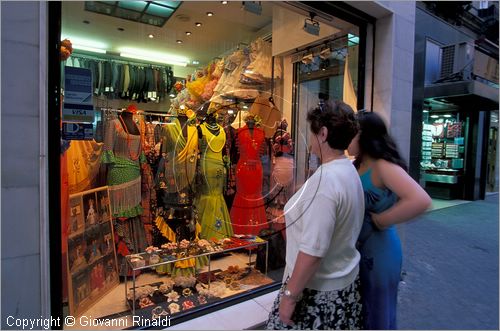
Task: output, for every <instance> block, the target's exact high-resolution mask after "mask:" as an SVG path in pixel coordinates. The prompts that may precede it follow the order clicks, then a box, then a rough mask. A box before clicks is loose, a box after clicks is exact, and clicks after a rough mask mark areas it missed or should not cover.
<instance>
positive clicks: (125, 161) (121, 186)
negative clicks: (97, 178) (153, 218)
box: [102, 111, 147, 275]
mask: <svg viewBox="0 0 500 331" xmlns="http://www.w3.org/2000/svg"><path fill="white" fill-rule="evenodd" d="M139 133H140V132H139V128H138V127H137V126H136V124H135V123H134V121H133V118H132V112H129V111H124V112H122V113H121V114H120V116H119V117H118V119H115V120H112V121H111V123H109V125H108V126H107V129H106V133H105V139H104V153H103V156H102V163H104V164H107V165H108V178H107V182H108V186H109V189H108V190H109V195H110V203H111V207H112V212H113V217H114V218H116V219H117V220H116V221H115V222H114V225H115V234H116V235H117V237H118V240H117V253H118V257H119V260H120V261H119V264H120V266H123V263H122V261H121V260H122V259H123V258H124V256H125V255H128V254H132V253H138V252H142V251H144V249H145V248H146V247H147V242H146V233H145V231H144V225H143V223H142V221H141V219H140V215H141V214H142V212H143V209H142V207H141V171H140V163H145V162H146V157H145V156H144V153H143V152H142V149H141V136H140V134H139ZM120 274H121V275H125V270H124V269H123V270H121V271H120Z"/></svg>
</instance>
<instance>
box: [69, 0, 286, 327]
mask: <svg viewBox="0 0 500 331" xmlns="http://www.w3.org/2000/svg"><path fill="white" fill-rule="evenodd" d="M273 6H274V4H273V3H262V12H261V13H260V15H255V14H254V13H251V12H247V11H241V10H240V5H239V4H237V3H234V2H233V3H227V4H222V3H221V2H220V1H217V2H199V3H195V2H177V1H155V2H134V3H132V2H121V1H120V2H115V1H112V2H110V1H102V2H64V3H63V4H62V31H61V35H62V38H63V39H65V41H64V42H63V47H64V48H63V49H62V60H63V61H62V62H61V66H62V67H61V68H62V71H61V72H62V73H61V84H62V87H63V89H62V93H63V107H62V120H63V125H62V136H63V143H64V144H62V146H64V149H63V150H62V155H63V160H62V162H63V164H64V165H65V167H63V168H64V170H66V171H63V172H62V178H61V179H62V182H63V183H67V185H65V186H64V187H63V195H62V200H63V201H62V205H63V206H65V207H63V209H62V218H63V221H62V229H63V234H62V237H63V242H62V246H63V265H64V269H63V270H62V274H63V279H64V282H63V292H64V307H65V313H66V314H67V315H72V316H75V317H77V321H78V324H77V326H79V327H82V328H94V327H96V326H97V325H96V324H95V323H96V322H95V320H93V319H98V320H101V321H103V320H110V321H111V320H112V321H114V322H113V323H114V324H111V325H104V326H110V327H113V328H126V327H129V328H130V327H137V328H139V327H144V326H150V325H152V326H155V324H154V323H155V321H156V322H158V321H160V320H165V319H167V317H168V319H169V320H170V319H172V321H173V320H175V319H176V318H180V317H182V318H184V317H186V316H187V315H190V314H191V313H193V312H197V313H200V312H202V311H203V310H204V309H207V308H211V307H213V306H214V304H217V305H218V306H220V304H221V303H223V304H229V302H231V300H235V299H239V298H240V297H242V296H243V297H244V296H246V295H249V294H255V293H257V292H259V291H261V292H265V291H267V290H270V289H273V286H275V285H279V284H280V283H281V280H282V277H283V267H284V263H285V261H284V253H285V236H284V231H285V227H284V216H283V208H284V204H285V203H286V202H287V200H288V198H289V197H290V196H291V195H292V194H293V184H292V183H293V154H294V145H293V143H292V141H291V139H290V129H291V128H290V127H289V124H291V123H292V119H291V118H289V117H288V118H287V115H285V114H283V112H282V111H281V108H282V107H283V97H282V94H283V92H282V91H283V74H284V72H283V69H282V68H283V61H282V58H281V57H279V56H277V57H275V58H273V56H272V53H271V50H272V43H271V39H272V38H271V34H272V18H273V17H272V13H273ZM170 7H171V8H170ZM174 10H175V14H173V12H174ZM207 13H211V14H210V15H208V14H207ZM169 15H172V16H171V17H170V18H168V16H169ZM111 16H115V17H111ZM117 17H119V18H117ZM132 21H134V22H132ZM151 25H155V26H158V27H162V28H161V29H159V28H152V27H151ZM201 26H203V27H204V28H203V29H201V28H200V27H201ZM229 26H230V27H231V29H227V27H229ZM90 316H91V317H92V320H91V319H89V318H88V317H90ZM134 317H136V318H138V317H140V320H141V323H142V324H141V323H139V324H137V323H135V324H134ZM137 320H138V319H137ZM145 321H148V322H145ZM148 323H149V324H148ZM164 323H165V322H164ZM158 326H168V325H165V324H158Z"/></svg>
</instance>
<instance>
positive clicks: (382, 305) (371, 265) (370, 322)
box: [348, 112, 431, 330]
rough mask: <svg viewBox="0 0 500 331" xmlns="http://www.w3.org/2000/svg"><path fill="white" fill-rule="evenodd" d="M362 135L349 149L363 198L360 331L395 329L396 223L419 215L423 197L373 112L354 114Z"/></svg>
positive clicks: (399, 260) (427, 202)
mask: <svg viewBox="0 0 500 331" xmlns="http://www.w3.org/2000/svg"><path fill="white" fill-rule="evenodd" d="M358 122H359V126H360V132H359V133H358V134H357V135H356V137H354V139H353V140H352V142H351V144H350V145H349V148H348V151H349V154H350V155H352V156H355V158H356V159H355V161H354V165H355V166H356V168H357V169H358V173H359V175H360V178H361V183H362V185H363V190H364V194H365V217H364V221H363V227H362V229H361V233H360V235H359V239H358V246H357V247H358V250H359V252H360V253H361V260H360V280H361V293H362V295H361V297H362V303H363V308H362V311H363V323H364V329H371V330H375V329H382V330H383V329H385V330H389V329H396V328H397V325H396V304H397V292H398V284H399V281H400V277H401V264H402V252H401V243H400V240H399V237H398V234H397V232H396V228H395V226H394V225H395V224H400V223H403V222H406V221H408V220H410V219H412V218H414V217H416V216H418V215H419V214H421V213H423V212H424V211H425V210H427V208H429V206H430V204H431V199H430V197H429V196H428V195H427V193H426V192H425V191H424V190H423V189H422V188H421V187H420V186H419V185H418V184H417V183H416V182H415V181H414V180H413V179H412V178H411V177H410V176H409V175H408V173H407V172H406V171H407V167H406V163H405V161H404V160H403V159H402V158H401V155H400V154H399V152H398V149H397V146H396V144H395V142H394V140H393V139H392V137H391V136H390V135H389V133H388V131H387V127H386V125H385V123H384V121H383V120H382V118H381V117H380V116H379V115H377V114H376V113H372V112H360V113H358Z"/></svg>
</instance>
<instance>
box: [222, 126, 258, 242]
mask: <svg viewBox="0 0 500 331" xmlns="http://www.w3.org/2000/svg"><path fill="white" fill-rule="evenodd" d="M237 140H238V146H239V150H240V159H239V160H238V164H237V165H236V196H235V197H234V202H233V206H232V208H231V220H232V223H233V230H234V233H235V234H247V235H258V234H259V232H260V230H262V229H265V228H267V226H266V222H267V218H266V210H265V208H264V198H263V197H262V163H261V161H260V151H261V148H262V146H263V144H264V141H265V135H264V131H263V130H261V129H259V128H254V129H253V132H251V131H250V130H249V129H248V128H247V127H246V126H245V127H243V128H240V129H238V132H237Z"/></svg>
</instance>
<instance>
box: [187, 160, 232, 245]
mask: <svg viewBox="0 0 500 331" xmlns="http://www.w3.org/2000/svg"><path fill="white" fill-rule="evenodd" d="M201 170H202V173H203V184H202V185H201V187H200V191H199V195H198V197H197V198H196V201H195V205H196V208H197V209H198V213H199V215H200V224H201V233H200V238H203V239H208V240H210V239H212V238H215V239H223V238H227V237H231V236H232V235H233V226H232V224H231V217H230V215H229V211H228V210H227V206H226V201H225V200H224V196H223V195H222V190H223V188H224V184H225V180H226V168H225V167H224V163H223V162H222V161H221V160H218V159H212V158H207V157H205V158H203V159H201Z"/></svg>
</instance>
